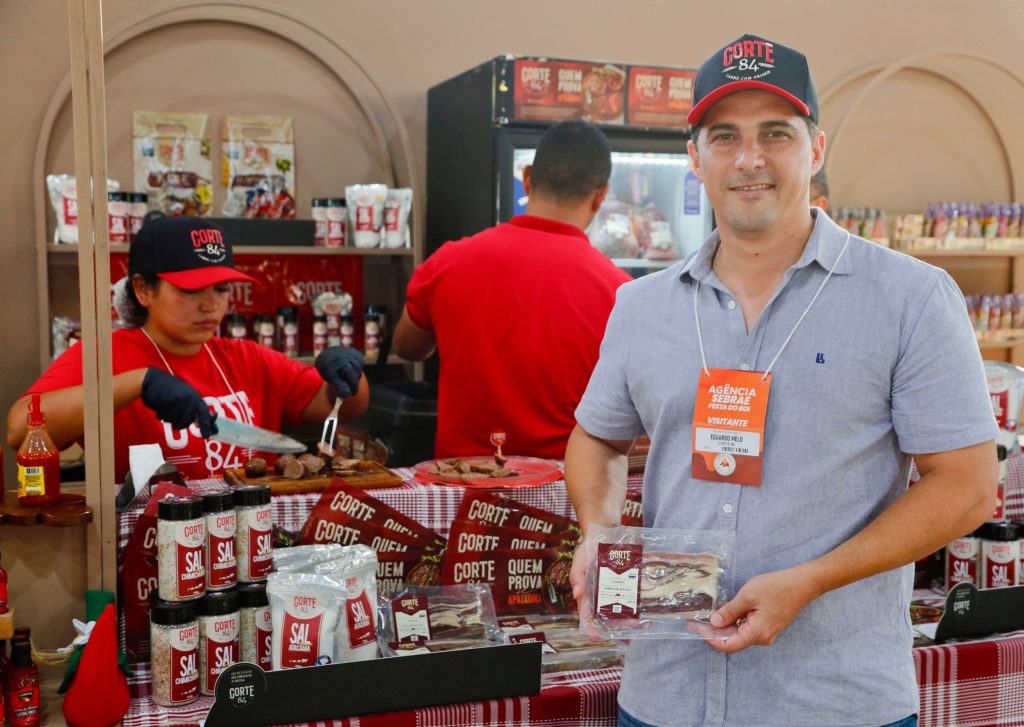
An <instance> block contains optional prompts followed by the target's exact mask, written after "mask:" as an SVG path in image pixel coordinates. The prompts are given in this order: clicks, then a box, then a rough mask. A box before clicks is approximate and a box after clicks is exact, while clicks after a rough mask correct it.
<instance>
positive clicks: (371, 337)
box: [363, 313, 381, 363]
mask: <svg viewBox="0 0 1024 727" xmlns="http://www.w3.org/2000/svg"><path fill="white" fill-rule="evenodd" d="M380 342H381V335H380V318H378V316H377V314H376V313H367V314H366V337H365V338H364V339H363V359H364V360H365V361H366V363H376V362H377V357H378V356H379V355H380Z"/></svg>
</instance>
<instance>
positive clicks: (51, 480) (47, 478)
mask: <svg viewBox="0 0 1024 727" xmlns="http://www.w3.org/2000/svg"><path fill="white" fill-rule="evenodd" d="M59 499H60V452H58V451H57V447H56V446H55V445H54V443H53V440H52V439H50V435H49V434H47V432H46V415H45V414H43V412H42V411H41V410H40V408H39V394H33V395H32V401H31V403H30V404H29V407H28V433H27V434H26V435H25V441H24V442H22V443H21V448H20V449H19V450H18V501H19V502H20V503H21V504H22V505H52V504H53V503H55V502H57V500H59Z"/></svg>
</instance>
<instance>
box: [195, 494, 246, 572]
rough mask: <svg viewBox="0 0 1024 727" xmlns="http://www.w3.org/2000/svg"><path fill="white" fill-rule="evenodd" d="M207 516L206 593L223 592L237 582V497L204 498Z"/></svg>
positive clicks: (215, 495) (204, 511)
mask: <svg viewBox="0 0 1024 727" xmlns="http://www.w3.org/2000/svg"><path fill="white" fill-rule="evenodd" d="M203 513H205V515H206V590H208V591H223V590H225V589H227V588H231V587H232V586H234V585H235V583H237V582H238V564H237V562H236V561H235V496H234V494H233V493H232V492H231V491H230V490H225V491H223V492H212V493H210V494H208V495H203Z"/></svg>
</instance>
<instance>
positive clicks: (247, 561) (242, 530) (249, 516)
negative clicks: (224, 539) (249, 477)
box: [234, 485, 274, 583]
mask: <svg viewBox="0 0 1024 727" xmlns="http://www.w3.org/2000/svg"><path fill="white" fill-rule="evenodd" d="M234 497H235V517H236V519H237V523H238V525H237V534H236V536H235V553H236V557H237V558H238V581H239V583H251V582H253V581H265V580H267V576H268V575H269V574H270V569H271V567H272V566H273V564H274V556H273V552H272V545H271V530H272V529H273V527H274V520H273V511H272V510H271V507H270V485H242V486H241V487H236V488H235V489H234Z"/></svg>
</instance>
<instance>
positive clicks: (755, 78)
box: [686, 35, 818, 125]
mask: <svg viewBox="0 0 1024 727" xmlns="http://www.w3.org/2000/svg"><path fill="white" fill-rule="evenodd" d="M738 91H769V92H771V93H774V94H776V95H778V96H781V97H782V98H784V99H786V100H787V101H789V103H791V104H792V105H793V107H794V108H795V109H796V110H797V111H798V112H799V113H800V115H801V116H806V117H808V118H810V119H811V120H812V121H814V122H815V123H817V122H818V92H817V90H816V89H815V88H814V79H813V78H811V70H810V68H809V67H808V65H807V57H806V56H804V54H803V53H800V52H799V51H795V50H793V49H792V48H787V47H786V46H784V45H781V44H779V43H775V42H773V41H770V40H765V39H764V38H759V37H757V36H756V35H744V36H742V37H741V38H737V39H736V40H734V41H733V42H731V43H729V44H727V45H725V46H723V47H722V48H721V49H719V50H718V51H716V52H715V53H712V54H711V56H710V57H709V58H708V59H707V60H706V61H704V63H703V64H701V67H700V69H699V70H698V71H697V79H696V81H695V82H694V93H693V97H694V99H696V103H694V105H693V108H691V109H690V113H689V115H688V116H687V117H686V120H687V121H688V122H689V123H690V124H691V125H697V124H699V123H700V122H701V119H703V118H704V114H706V113H707V111H708V109H709V108H711V106H712V105H713V104H714V103H715V102H716V101H719V100H720V99H722V98H724V97H725V96H728V95H729V94H732V93H737V92H738Z"/></svg>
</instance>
